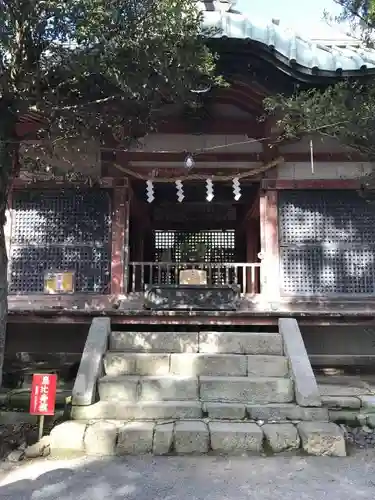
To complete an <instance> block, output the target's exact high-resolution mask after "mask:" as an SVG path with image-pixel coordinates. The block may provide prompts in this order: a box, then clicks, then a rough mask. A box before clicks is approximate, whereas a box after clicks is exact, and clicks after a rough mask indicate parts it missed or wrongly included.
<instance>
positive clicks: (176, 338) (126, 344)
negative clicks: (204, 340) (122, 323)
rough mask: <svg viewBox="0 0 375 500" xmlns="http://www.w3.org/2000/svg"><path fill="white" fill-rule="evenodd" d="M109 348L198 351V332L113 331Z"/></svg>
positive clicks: (142, 350) (138, 350)
mask: <svg viewBox="0 0 375 500" xmlns="http://www.w3.org/2000/svg"><path fill="white" fill-rule="evenodd" d="M109 349H110V350H111V351H127V352H131V351H132V352H160V353H171V352H198V333H194V332H112V333H111V334H110V336H109Z"/></svg>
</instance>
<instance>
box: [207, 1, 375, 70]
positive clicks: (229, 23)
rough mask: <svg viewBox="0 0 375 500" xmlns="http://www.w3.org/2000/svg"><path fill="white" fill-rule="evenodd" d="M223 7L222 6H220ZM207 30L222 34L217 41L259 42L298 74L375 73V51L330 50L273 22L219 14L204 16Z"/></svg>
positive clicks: (227, 12) (216, 12)
mask: <svg viewBox="0 0 375 500" xmlns="http://www.w3.org/2000/svg"><path fill="white" fill-rule="evenodd" d="M219 5H220V4H219ZM203 17H204V26H205V27H206V28H216V29H218V30H219V33H218V35H217V37H221V38H231V39H237V40H248V41H249V42H257V43H258V44H260V48H262V49H264V50H266V51H267V53H268V54H269V55H272V56H274V57H275V58H276V59H278V60H279V61H280V62H282V63H283V64H286V65H287V66H290V67H291V68H293V69H294V71H298V72H301V73H304V74H310V75H311V74H315V75H319V74H321V75H323V74H324V76H327V77H330V76H331V77H334V76H336V77H337V76H338V75H343V76H355V75H356V74H358V73H368V72H371V73H375V51H374V50H369V49H365V48H359V47H353V46H351V45H350V44H348V45H347V46H345V47H337V46H332V45H331V46H327V45H323V44H321V43H316V42H313V41H311V40H306V39H303V38H301V37H300V36H298V35H296V34H295V33H292V32H289V31H286V30H283V29H282V28H280V27H279V26H277V25H276V24H274V23H272V22H270V23H265V22H262V21H256V22H255V21H253V19H250V18H249V17H247V16H244V15H243V14H239V13H236V12H231V11H225V10H224V9H221V10H218V9H217V8H216V10H205V11H204V12H203Z"/></svg>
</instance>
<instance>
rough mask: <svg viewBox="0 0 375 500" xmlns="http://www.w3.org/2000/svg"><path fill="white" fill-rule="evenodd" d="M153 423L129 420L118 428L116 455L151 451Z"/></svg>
mask: <svg viewBox="0 0 375 500" xmlns="http://www.w3.org/2000/svg"><path fill="white" fill-rule="evenodd" d="M154 428H155V424H154V423H153V422H129V423H126V424H124V425H123V426H121V427H120V428H119V431H118V440H117V448H116V453H117V455H142V454H145V453H151V452H152V442H153V436H154Z"/></svg>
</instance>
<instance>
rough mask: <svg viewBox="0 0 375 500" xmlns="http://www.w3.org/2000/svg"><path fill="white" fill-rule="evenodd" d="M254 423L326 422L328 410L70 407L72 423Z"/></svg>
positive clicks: (150, 404)
mask: <svg viewBox="0 0 375 500" xmlns="http://www.w3.org/2000/svg"><path fill="white" fill-rule="evenodd" d="M203 417H206V418H209V419H211V420H235V421H238V420H255V421H263V422H287V421H301V420H302V421H320V422H327V421H328V410H327V408H305V407H301V406H298V405H296V404H293V403H272V404H265V405H262V404H257V405H256V404H253V405H249V404H245V403H218V402H209V403H202V402H201V401H143V402H137V403H133V402H129V401H98V402H97V403H95V404H93V405H89V406H73V407H72V411H71V418H72V419H73V420H100V419H109V420H169V419H175V420H183V419H196V418H203Z"/></svg>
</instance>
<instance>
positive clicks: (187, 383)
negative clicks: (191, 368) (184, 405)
mask: <svg viewBox="0 0 375 500" xmlns="http://www.w3.org/2000/svg"><path fill="white" fill-rule="evenodd" d="M98 388H99V397H100V399H101V400H102V401H113V400H119V401H131V402H137V401H188V400H192V401H196V400H198V378H197V377H179V376H172V375H168V376H150V377H137V376H132V375H130V376H120V377H111V376H109V375H107V376H105V377H103V378H101V379H100V380H99V384H98Z"/></svg>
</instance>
